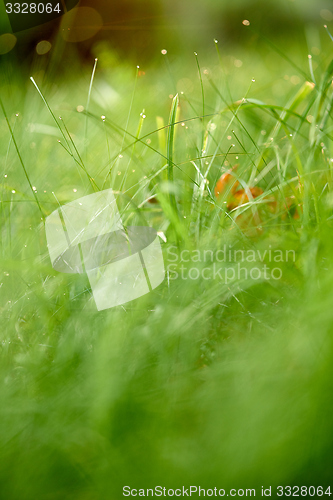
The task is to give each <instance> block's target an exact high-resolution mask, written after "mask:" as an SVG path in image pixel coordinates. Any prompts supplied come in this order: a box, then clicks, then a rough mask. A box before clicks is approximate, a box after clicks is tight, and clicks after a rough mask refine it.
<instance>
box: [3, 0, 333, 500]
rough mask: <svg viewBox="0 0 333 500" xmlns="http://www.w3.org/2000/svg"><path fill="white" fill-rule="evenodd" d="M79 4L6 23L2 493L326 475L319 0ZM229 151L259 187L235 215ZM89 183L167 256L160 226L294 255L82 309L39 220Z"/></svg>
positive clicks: (324, 139)
mask: <svg viewBox="0 0 333 500" xmlns="http://www.w3.org/2000/svg"><path fill="white" fill-rule="evenodd" d="M80 8H82V9H87V8H88V9H93V11H92V10H83V11H80V12H81V13H79V12H74V13H75V14H76V15H75V16H72V15H69V16H67V15H66V16H64V18H62V19H59V20H56V21H54V22H52V23H49V24H46V25H43V26H40V27H36V28H35V29H34V30H31V31H28V32H20V33H17V34H15V37H16V38H15V39H13V38H8V37H7V38H6V37H5V38H1V37H0V53H1V55H0V66H1V68H0V69H1V71H0V97H1V101H2V103H3V108H2V109H1V110H0V133H1V138H2V139H1V141H0V162H1V163H0V164H1V170H0V175H1V199H0V201H1V203H0V216H1V219H0V220H1V232H0V236H1V239H0V251H1V254H0V266H1V267H0V273H1V274H0V276H1V278H0V324H1V329H0V330H1V331H0V339H1V342H0V356H1V362H0V498H1V499H2V498H3V499H4V500H12V499H13V500H25V499H27V500H32V499H34V500H36V499H38V500H58V499H59V500H60V499H64V500H67V499H68V500H105V499H110V500H119V499H120V498H123V497H122V487H123V486H125V485H126V484H129V485H131V486H132V487H133V488H140V487H142V488H147V487H154V486H155V485H158V484H161V485H162V486H164V485H165V486H167V487H169V488H178V487H181V486H182V485H184V486H189V485H191V484H197V485H201V486H202V487H206V488H210V487H212V488H214V487H215V486H217V487H221V488H226V489H228V488H251V487H255V488H257V496H259V494H260V489H261V486H265V487H269V486H272V487H273V488H275V490H273V491H276V487H277V486H279V485H281V486H287V485H290V486H311V485H313V486H316V487H317V486H323V487H324V489H325V491H326V489H327V487H328V486H329V485H330V482H331V481H332V470H333V454H332V449H333V425H332V411H333V401H332V380H333V369H332V366H333V342H332V332H333V308H332V301H333V294H332V282H333V265H332V264H333V262H332V255H333V243H332V242H333V226H332V220H333V202H332V200H333V171H332V165H333V162H332V158H333V148H332V127H333V125H332V93H333V89H332V85H331V82H332V76H333V68H332V64H331V59H332V54H333V42H332V40H331V38H330V36H329V33H328V32H326V31H325V29H324V28H323V25H324V24H327V25H328V28H329V29H331V28H332V25H333V22H332V21H333V8H332V4H331V2H326V1H321V0H319V1H310V0H302V1H301V0H294V1H290V0H288V1H287V0H285V1H284V0H280V1H275V2H272V1H266V2H259V1H253V2H247V1H241V0H238V1H236V2H234V3H231V2H224V1H220V2H218V1H213V0H208V1H206V2H205V3H199V2H190V1H187V0H185V1H181V2H176V1H173V0H172V1H169V2H166V1H165V2H161V1H155V2H150V1H149V2H148V1H147V2H129V1H123V2H106V1H102V0H96V1H94V2H92V1H91V2H82V3H81V4H80ZM244 20H249V21H250V25H249V26H246V25H244V24H243V21H244ZM68 28H70V29H68ZM331 31H332V29H331ZM214 39H217V40H218V43H217V44H216V43H215V42H214ZM13 43H14V45H13ZM11 45H13V47H11ZM161 51H163V52H164V53H161ZM165 51H167V53H165ZM194 51H196V52H197V53H198V55H197V58H196V56H195V55H194ZM309 54H310V55H312V58H311V59H309V58H308V55H309ZM95 58H98V62H97V63H96V67H95V69H96V71H95V72H94V71H93V68H94V64H95ZM137 66H140V67H139V68H138V67H137ZM92 75H93V77H92ZM31 76H32V77H33V79H34V82H35V85H34V83H33V82H32V81H31V80H30V77H31ZM252 79H254V80H255V81H252ZM89 89H90V90H91V91H90V90H89ZM177 93H178V97H179V106H178V107H177V109H174V111H175V113H176V115H175V116H176V117H177V120H176V121H177V124H175V123H174V120H173V119H172V113H170V111H171V108H172V106H175V105H177V97H176V95H177ZM243 99H244V100H243ZM60 116H61V120H60V118H59V117H60ZM170 116H171V118H170ZM170 130H173V131H174V132H175V138H174V142H172V141H171V143H170ZM232 144H234V146H232ZM171 157H172V158H173V159H172V158H171ZM236 162H237V163H238V164H239V167H238V170H237V176H238V177H237V178H238V179H239V181H241V182H243V183H244V184H245V185H247V186H250V187H252V185H254V184H255V185H256V186H258V187H260V188H261V189H262V190H263V191H264V194H263V197H262V198H259V201H258V200H252V202H251V203H248V204H246V206H245V207H243V208H239V209H237V210H236V211H234V212H232V211H228V210H226V206H225V205H226V200H224V199H220V200H219V199H217V198H216V196H215V195H214V186H215V184H216V181H217V180H218V178H219V177H220V175H221V174H222V173H223V172H225V171H227V170H228V169H229V168H230V167H232V166H234V165H235V164H236ZM173 163H174V170H173V173H174V179H173V181H171V180H170V177H168V174H167V172H168V166H170V165H172V164H173ZM23 167H24V168H23ZM83 167H84V168H85V169H86V171H87V172H89V175H88V176H87V175H86V172H84V170H83ZM92 179H93V180H94V183H95V184H94V183H93V182H92ZM96 185H97V186H98V188H99V189H105V188H112V189H114V190H115V191H116V192H117V193H118V194H120V197H121V196H122V197H123V198H124V199H125V200H132V202H133V203H135V205H136V206H137V208H138V210H139V212H140V213H142V214H143V216H144V217H145V218H146V220H147V221H148V222H149V224H150V225H152V226H153V227H154V228H155V229H157V230H159V231H162V232H163V233H164V234H165V237H166V240H167V241H166V242H163V241H162V240H161V244H162V247H163V252H164V256H165V262H166V265H167V263H168V248H169V246H170V245H176V246H178V250H179V251H180V250H183V249H187V250H191V251H192V250H194V249H199V250H200V251H203V250H204V249H207V248H208V249H211V250H213V251H217V250H218V249H220V248H221V247H222V246H223V245H224V244H231V245H234V246H235V248H243V246H244V247H246V248H254V249H256V250H258V249H259V250H260V251H261V252H262V251H264V250H267V248H270V247H272V248H279V249H287V248H294V249H295V251H296V260H295V262H291V263H285V262H282V263H281V264H279V265H280V266H281V269H282V271H283V279H281V280H279V281H277V282H274V283H272V282H270V283H267V282H265V281H255V280H252V279H244V280H241V281H237V280H235V281H233V282H232V283H228V284H226V283H221V281H220V280H219V279H215V280H211V281H206V280H204V279H198V280H193V281H192V282H189V281H186V280H182V279H177V280H174V281H172V280H168V279H166V280H165V282H164V283H163V284H162V285H161V286H159V287H158V288H157V289H156V290H154V291H153V292H152V293H150V294H148V295H146V296H144V297H141V298H140V299H138V300H137V301H133V302H131V303H129V304H125V305H124V307H117V308H114V309H110V310H106V311H103V312H97V311H96V308H95V307H94V303H93V300H92V297H91V290H90V288H89V283H88V280H87V277H86V276H85V275H80V276H72V275H64V274H60V273H57V272H56V271H54V269H53V268H52V267H51V263H50V259H49V255H48V251H47V246H46V240H45V231H44V218H45V217H46V216H47V215H48V214H50V213H51V212H52V211H53V210H55V209H56V208H57V207H58V205H59V203H60V204H65V203H67V202H69V201H71V200H72V199H73V198H76V197H81V196H84V195H85V194H89V193H92V192H93V191H94V189H95V187H96ZM94 186H95V187H94ZM170 193H171V195H172V194H174V196H175V198H176V209H177V215H176V216H175V215H174V214H173V212H172V210H171V209H170V203H169V195H170ZM265 195H266V196H268V197H271V198H269V200H270V201H271V200H272V199H273V201H274V202H276V207H277V209H276V210H275V211H270V210H269V208H268V209H267V208H265V207H266V205H267V203H266V202H267V199H266V202H265ZM36 197H37V199H38V200H39V203H40V207H41V210H39V208H38V205H37V204H36ZM151 197H156V201H157V203H150V202H149V201H148V200H149V199H150V198H151ZM272 197H273V198H272ZM292 197H293V200H295V201H294V205H295V206H294V207H293V210H294V211H293V213H291V212H289V211H288V209H287V208H286V200H288V199H291V198H292ZM256 210H258V211H259V212H258V213H259V216H260V219H259V222H258V219H255V217H254V216H253V213H256ZM295 210H296V211H297V210H298V218H297V217H295ZM243 216H244V217H245V219H243V218H242V217H243ZM246 216H248V218H246ZM244 220H245V222H244V223H243V224H242V221H244ZM196 265H197V266H198V268H199V269H201V268H202V267H203V266H204V265H205V264H204V263H197V264H196ZM331 491H332V493H333V490H331ZM193 497H194V498H197V496H193ZM272 497H273V498H275V497H277V495H276V493H273V494H272ZM324 498H329V495H328V494H326V495H324Z"/></svg>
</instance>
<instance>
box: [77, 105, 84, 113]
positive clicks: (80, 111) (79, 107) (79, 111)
mask: <svg viewBox="0 0 333 500" xmlns="http://www.w3.org/2000/svg"><path fill="white" fill-rule="evenodd" d="M76 111H77V112H78V113H82V111H84V106H81V104H80V105H79V106H78V107H77V108H76Z"/></svg>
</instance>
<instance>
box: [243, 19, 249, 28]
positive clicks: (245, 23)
mask: <svg viewBox="0 0 333 500" xmlns="http://www.w3.org/2000/svg"><path fill="white" fill-rule="evenodd" d="M242 24H244V26H250V21H248V19H244V21H242Z"/></svg>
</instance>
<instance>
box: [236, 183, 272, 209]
mask: <svg viewBox="0 0 333 500" xmlns="http://www.w3.org/2000/svg"><path fill="white" fill-rule="evenodd" d="M250 193H251V195H252V198H257V196H260V195H261V194H263V190H262V189H261V188H260V187H257V186H255V187H253V188H250ZM248 201H249V197H248V195H247V194H246V191H245V189H239V190H238V191H236V192H235V193H234V194H233V196H232V198H231V199H230V201H228V204H227V208H228V210H233V209H234V208H237V207H239V206H240V205H243V203H247V202H248Z"/></svg>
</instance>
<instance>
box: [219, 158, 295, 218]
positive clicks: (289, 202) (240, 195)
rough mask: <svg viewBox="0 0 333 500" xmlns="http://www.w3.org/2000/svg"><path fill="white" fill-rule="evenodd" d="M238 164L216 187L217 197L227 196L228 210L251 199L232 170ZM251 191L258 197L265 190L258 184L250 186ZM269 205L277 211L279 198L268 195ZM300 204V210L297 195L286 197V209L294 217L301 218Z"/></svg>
mask: <svg viewBox="0 0 333 500" xmlns="http://www.w3.org/2000/svg"><path fill="white" fill-rule="evenodd" d="M237 166H238V165H235V166H234V167H233V168H232V169H231V170H229V171H228V172H225V173H224V174H222V175H221V177H220V178H219V180H218V181H217V183H216V185H215V189H214V193H215V196H216V198H219V197H221V196H224V197H225V199H226V202H227V209H228V210H234V209H235V208H237V207H239V206H241V205H243V204H244V203H248V201H249V197H248V194H247V191H246V190H245V189H239V186H240V183H239V181H237V179H236V178H235V177H234V176H233V175H232V174H231V172H232V170H234V169H236V168H237ZM249 191H250V193H251V195H252V198H257V197H258V196H260V195H262V194H263V193H264V191H263V190H262V189H261V188H260V187H258V186H254V187H251V188H249ZM267 206H268V208H269V210H270V211H271V212H276V210H277V209H278V203H277V200H276V199H275V198H274V197H273V199H272V197H268V198H267ZM298 206H299V207H300V210H302V207H301V206H300V204H297V202H296V200H295V196H291V197H288V198H286V200H285V206H284V209H285V212H286V213H287V212H289V214H290V215H291V216H292V217H293V219H299V218H300V215H299V210H298V209H297V207H298ZM283 217H286V214H284V216H283Z"/></svg>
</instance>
